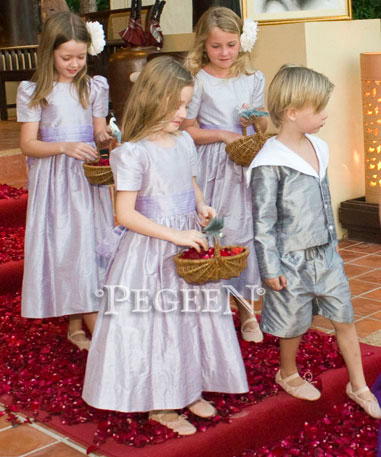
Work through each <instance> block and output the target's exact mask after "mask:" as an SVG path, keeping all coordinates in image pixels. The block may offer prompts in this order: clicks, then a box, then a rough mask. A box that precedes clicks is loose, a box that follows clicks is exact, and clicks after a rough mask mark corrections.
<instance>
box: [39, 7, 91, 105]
mask: <svg viewBox="0 0 381 457" xmlns="http://www.w3.org/2000/svg"><path fill="white" fill-rule="evenodd" d="M70 40H75V41H78V42H81V43H85V44H86V45H87V47H89V46H90V45H91V37H90V34H89V33H88V31H87V28H86V25H85V23H84V22H83V21H82V19H81V18H80V17H79V16H77V15H76V14H73V13H70V12H66V11H65V12H60V13H56V14H53V15H52V16H50V17H49V19H48V20H47V21H46V22H45V25H44V29H43V31H42V34H41V40H40V44H39V46H38V51H37V62H38V64H37V70H36V71H35V73H34V74H33V76H32V81H33V82H35V83H36V89H35V91H34V94H33V96H32V99H31V101H30V107H34V106H37V105H41V106H46V105H47V104H48V102H47V99H46V98H47V96H48V95H49V93H50V92H51V91H52V89H53V82H54V76H55V74H54V72H55V69H54V54H53V53H54V51H55V50H56V49H57V48H58V47H59V46H60V45H61V44H63V43H66V42H67V41H70ZM89 81H90V78H89V76H87V65H85V66H84V67H83V68H82V69H81V71H79V72H78V73H77V74H76V75H75V77H74V79H73V84H74V86H75V88H76V90H77V91H78V95H79V100H80V103H81V105H82V106H83V107H84V108H87V107H88V104H89Z"/></svg>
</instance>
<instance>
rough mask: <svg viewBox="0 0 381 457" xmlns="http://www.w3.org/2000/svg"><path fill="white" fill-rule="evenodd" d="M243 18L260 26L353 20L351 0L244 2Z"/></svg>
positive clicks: (258, 0) (248, 0)
mask: <svg viewBox="0 0 381 457" xmlns="http://www.w3.org/2000/svg"><path fill="white" fill-rule="evenodd" d="M242 12H243V17H244V19H246V18H247V17H251V18H253V19H254V20H256V21H258V22H259V23H260V24H265V25H267V24H269V25H270V24H288V23H292V22H311V21H339V20H348V19H352V2H351V0H242Z"/></svg>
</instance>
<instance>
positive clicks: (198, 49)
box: [185, 6, 255, 76]
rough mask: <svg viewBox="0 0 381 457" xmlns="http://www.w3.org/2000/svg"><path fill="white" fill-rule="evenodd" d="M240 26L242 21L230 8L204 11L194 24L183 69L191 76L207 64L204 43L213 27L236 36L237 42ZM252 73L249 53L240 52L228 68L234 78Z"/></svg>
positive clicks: (240, 31)
mask: <svg viewBox="0 0 381 457" xmlns="http://www.w3.org/2000/svg"><path fill="white" fill-rule="evenodd" d="M242 25H243V23H242V19H241V18H240V17H239V16H238V15H237V14H236V13H235V12H234V11H233V10H231V9H230V8H225V7H222V6H221V7H219V6H216V7H212V8H209V9H208V10H206V11H205V13H204V14H203V15H202V16H201V17H200V19H199V20H198V22H197V24H196V27H195V39H194V44H193V48H192V50H191V51H189V53H188V55H187V58H186V60H185V67H186V68H188V70H189V71H190V72H191V73H192V75H195V74H196V73H198V72H199V71H200V70H201V69H202V68H203V67H205V65H206V64H208V63H209V57H208V54H207V52H206V49H205V43H206V40H207V39H208V37H209V34H210V32H211V30H212V29H213V28H214V27H218V28H219V29H220V30H222V31H223V32H228V33H234V34H236V35H237V36H238V40H239V39H240V37H241V33H242ZM254 71H255V70H254V69H253V68H252V66H251V61H250V53H249V52H243V51H240V52H239V54H238V57H237V59H236V61H235V62H234V63H233V65H232V66H231V68H230V74H231V75H234V76H236V75H239V74H240V73H248V74H249V73H254Z"/></svg>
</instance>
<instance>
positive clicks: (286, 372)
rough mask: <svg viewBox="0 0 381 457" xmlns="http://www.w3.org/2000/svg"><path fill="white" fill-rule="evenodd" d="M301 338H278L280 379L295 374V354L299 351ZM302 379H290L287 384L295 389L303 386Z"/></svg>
mask: <svg viewBox="0 0 381 457" xmlns="http://www.w3.org/2000/svg"><path fill="white" fill-rule="evenodd" d="M302 336H303V335H300V336H296V337H295V338H280V339H279V345H280V375H281V377H282V379H285V378H287V377H288V376H291V375H292V374H294V373H297V371H298V367H297V366H296V354H297V352H298V349H299V345H300V341H301V340H302ZM304 382H305V381H304V380H303V379H302V378H300V377H299V378H296V379H292V380H291V381H289V382H288V384H289V385H290V386H293V387H297V386H301V385H302V384H304Z"/></svg>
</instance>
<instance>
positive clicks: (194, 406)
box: [188, 398, 217, 418]
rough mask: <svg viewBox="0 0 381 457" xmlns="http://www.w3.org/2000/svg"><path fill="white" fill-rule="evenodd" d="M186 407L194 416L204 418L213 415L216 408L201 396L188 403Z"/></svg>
mask: <svg viewBox="0 0 381 457" xmlns="http://www.w3.org/2000/svg"><path fill="white" fill-rule="evenodd" d="M188 409H189V411H191V412H192V413H193V414H195V415H196V416H199V417H204V418H206V417H213V416H215V415H216V414H217V410H216V408H215V407H214V406H213V405H212V404H211V403H209V402H208V401H206V400H204V399H203V398H200V400H197V401H195V402H193V403H191V404H190V405H188Z"/></svg>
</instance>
